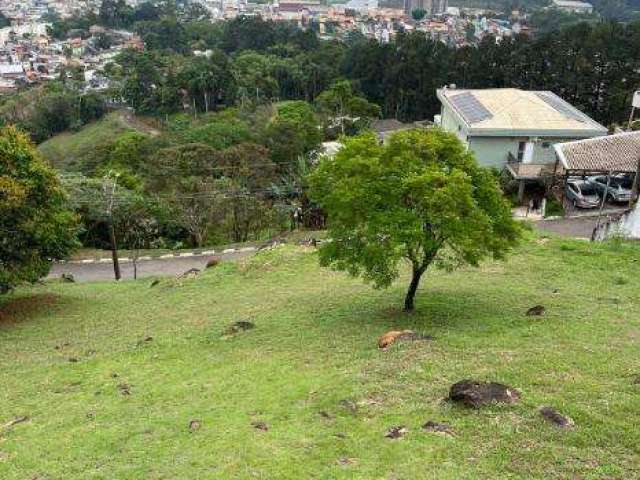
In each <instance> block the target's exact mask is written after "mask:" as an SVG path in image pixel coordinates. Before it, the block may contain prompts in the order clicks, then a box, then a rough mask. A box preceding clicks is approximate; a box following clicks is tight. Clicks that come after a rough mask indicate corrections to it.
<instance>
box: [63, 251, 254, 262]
mask: <svg viewBox="0 0 640 480" xmlns="http://www.w3.org/2000/svg"><path fill="white" fill-rule="evenodd" d="M257 250H258V247H242V248H225V249H224V250H222V251H220V252H216V250H204V251H202V252H197V251H194V252H176V253H167V254H165V255H160V256H158V257H150V256H148V255H147V256H144V257H140V258H138V262H148V261H151V260H169V259H174V258H193V257H210V256H212V255H215V254H216V253H218V254H223V255H225V254H229V253H242V252H255V251H257ZM119 260H120V262H124V263H126V262H132V261H133V260H132V259H131V258H129V257H121V258H120V259H119ZM109 262H111V258H86V259H83V260H60V261H58V262H55V263H59V264H64V263H70V264H82V265H90V264H94V263H109Z"/></svg>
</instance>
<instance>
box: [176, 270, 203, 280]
mask: <svg viewBox="0 0 640 480" xmlns="http://www.w3.org/2000/svg"><path fill="white" fill-rule="evenodd" d="M198 275H200V270H199V269H197V268H190V269H189V270H187V271H186V272H184V273H182V274H180V275H178V278H179V279H183V278H194V277H197V276H198Z"/></svg>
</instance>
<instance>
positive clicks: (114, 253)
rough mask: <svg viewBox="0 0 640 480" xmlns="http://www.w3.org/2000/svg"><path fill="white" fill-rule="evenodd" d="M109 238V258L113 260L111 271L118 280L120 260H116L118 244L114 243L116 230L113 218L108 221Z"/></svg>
mask: <svg viewBox="0 0 640 480" xmlns="http://www.w3.org/2000/svg"><path fill="white" fill-rule="evenodd" d="M109 240H110V241H111V259H112V260H113V273H114V275H115V277H116V280H120V262H119V261H118V246H117V244H116V231H115V228H114V226H113V220H111V221H110V223H109Z"/></svg>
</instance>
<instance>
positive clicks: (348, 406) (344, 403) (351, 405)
mask: <svg viewBox="0 0 640 480" xmlns="http://www.w3.org/2000/svg"><path fill="white" fill-rule="evenodd" d="M338 403H339V404H340V406H341V407H342V408H344V409H345V410H349V411H350V412H351V413H355V412H357V411H358V404H357V403H356V402H354V401H353V400H351V399H350V398H344V399H342V400H340V402H338Z"/></svg>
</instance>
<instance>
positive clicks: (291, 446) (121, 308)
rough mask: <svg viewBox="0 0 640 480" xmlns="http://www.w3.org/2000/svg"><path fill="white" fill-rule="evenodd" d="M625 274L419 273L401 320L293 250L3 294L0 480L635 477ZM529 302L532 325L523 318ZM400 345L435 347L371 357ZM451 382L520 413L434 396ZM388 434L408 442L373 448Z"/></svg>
mask: <svg viewBox="0 0 640 480" xmlns="http://www.w3.org/2000/svg"><path fill="white" fill-rule="evenodd" d="M639 258H640V245H638V244H636V245H629V244H616V243H612V244H608V245H591V244H588V243H583V242H577V241H561V240H551V241H548V242H544V241H540V240H531V241H529V242H527V243H526V244H525V245H523V246H522V247H520V249H519V251H518V252H517V253H516V254H514V255H512V256H511V257H510V259H509V260H508V261H507V262H505V263H493V262H490V263H487V264H486V265H484V266H483V267H482V268H480V269H463V270H460V271H457V272H454V273H444V272H433V273H431V274H430V275H428V276H427V277H426V278H425V282H424V284H423V286H422V288H421V290H420V292H419V296H418V300H417V309H418V311H417V312H416V314H414V315H405V314H403V313H402V312H401V311H400V310H399V307H400V306H401V304H402V297H403V293H404V287H405V283H406V280H407V277H406V275H405V276H403V279H402V280H403V281H402V282H398V284H397V285H395V286H394V287H392V288H391V289H389V290H386V291H376V290H372V289H371V288H370V287H368V286H366V285H363V284H362V283H361V282H360V281H358V280H354V279H350V278H348V277H346V276H345V275H343V274H340V273H335V272H331V271H328V270H323V269H320V268H319V267H318V266H317V258H316V255H315V253H314V252H313V251H312V250H310V249H297V248H294V247H283V248H280V249H276V250H274V251H271V252H265V253H261V254H260V255H259V256H257V257H255V258H253V259H251V260H250V261H248V262H247V263H245V264H240V265H232V264H224V265H222V266H220V267H218V268H217V269H213V270H209V271H207V272H206V273H204V274H203V275H202V276H200V277H199V278H195V279H191V280H185V281H184V282H183V283H182V284H179V285H178V284H174V283H172V282H171V281H163V283H162V284H160V285H158V286H156V287H153V288H150V287H149V282H148V281H140V282H137V283H134V282H123V283H121V284H113V283H103V284H64V285H63V284H49V285H45V286H39V287H34V288H31V289H26V290H22V291H19V292H18V293H16V294H14V295H12V296H8V297H4V298H2V299H0V365H1V368H0V385H2V388H1V389H0V478H2V479H6V480H9V479H24V478H52V479H54V478H55V479H57V478H65V479H87V478H101V479H116V478H117V479H140V478H145V479H161V478H162V479H196V478H198V479H199V478H211V479H213V478H216V479H217V478H219V479H250V478H262V479H307V478H317V479H378V478H379V479H430V478H437V479H478V478H491V479H497V478H527V479H529V478H540V479H542V478H545V479H549V478H557V479H561V478H562V479H565V478H584V479H589V478H590V479H596V478H623V477H624V478H638V477H639V476H640V460H639V459H640V456H639V453H640V452H639V451H638V450H639V449H640V447H639V445H640V419H639V417H638V411H640V385H634V384H633V374H635V373H640V359H639V357H638V341H639V339H640V317H639V316H638V311H639V306H640V299H639V298H638V291H639V289H640V277H639V276H638V274H637V272H638V261H640V260H639ZM554 292H555V293H554ZM540 303H541V304H544V305H545V306H546V307H547V314H546V315H545V316H544V317H541V318H533V317H526V316H525V315H524V312H525V311H526V310H527V308H528V307H530V306H532V305H535V304H540ZM247 319H248V320H251V321H253V322H254V323H255V324H256V328H255V329H253V330H250V331H247V332H243V333H241V334H238V335H236V336H234V337H232V338H227V339H224V338H221V336H220V333H221V332H222V331H223V330H224V329H225V328H226V326H227V325H229V324H230V323H231V322H233V321H236V320H247ZM397 328H411V329H416V330H418V331H420V332H423V333H426V334H430V335H434V336H435V337H436V340H435V341H434V342H431V343H425V342H415V343H403V344H399V345H396V346H393V347H392V348H391V349H390V350H388V351H386V352H383V351H379V350H378V349H377V346H376V340H377V337H378V336H379V335H381V334H382V333H384V332H385V331H387V330H389V329H397ZM147 337H153V338H152V339H151V340H149V341H145V340H144V339H145V338H147ZM70 358H75V359H77V360H78V361H77V363H72V362H70V361H69V359H70ZM469 377H473V378H480V379H490V380H498V381H502V382H506V383H508V384H510V385H512V386H514V387H517V388H519V389H520V390H521V391H522V395H523V398H522V401H521V402H520V403H519V404H517V405H513V406H502V407H498V406H494V407H489V408H485V409H481V410H478V411H473V410H467V409H464V408H460V407H456V406H452V405H450V404H449V403H447V402H444V401H443V398H444V397H445V396H446V394H447V391H448V388H449V386H450V385H451V384H452V383H453V382H455V381H458V380H460V379H463V378H469ZM119 385H120V387H119ZM125 386H128V387H129V390H130V394H129V395H125V394H123V393H122V389H123V388H125ZM343 400H349V402H343ZM350 402H352V404H355V405H356V408H355V409H354V408H349V405H351V403H350ZM345 405H346V406H345ZM542 405H551V406H553V407H555V408H557V409H559V410H560V411H561V412H563V413H565V414H568V415H570V416H571V417H572V418H573V419H574V420H575V422H576V427H575V428H574V429H572V430H568V431H564V430H559V429H557V428H556V427H554V426H552V425H550V424H548V423H546V422H545V421H544V420H543V419H542V418H541V417H540V416H539V414H538V413H537V409H538V408H539V407H540V406H542ZM319 412H326V413H328V416H329V418H325V416H323V415H320V414H319ZM20 415H27V416H28V417H29V420H28V421H27V422H24V423H20V424H17V425H14V426H12V427H8V428H3V427H2V426H1V425H3V424H5V423H6V422H8V421H10V420H11V419H12V418H15V417H16V416H20ZM193 419H197V420H199V421H201V428H200V429H199V430H197V431H194V432H190V431H189V428H188V426H189V422H190V421H191V420H193ZM427 420H435V421H445V422H447V423H449V424H451V425H452V427H453V428H454V429H455V432H456V436H455V437H452V438H451V437H444V436H439V435H436V434H432V433H426V432H423V431H422V430H421V428H420V426H421V425H422V424H423V423H424V422H425V421H427ZM252 422H265V423H266V424H267V425H268V427H269V429H268V431H260V430H258V429H256V428H254V427H252ZM393 425H405V426H407V427H408V429H409V432H408V433H407V434H406V436H405V437H404V438H401V439H397V440H390V439H388V438H385V437H384V433H385V431H386V430H387V429H388V428H389V427H391V426H393ZM340 459H343V461H342V462H340ZM347 459H348V460H347ZM342 463H344V465H343V464H342Z"/></svg>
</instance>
